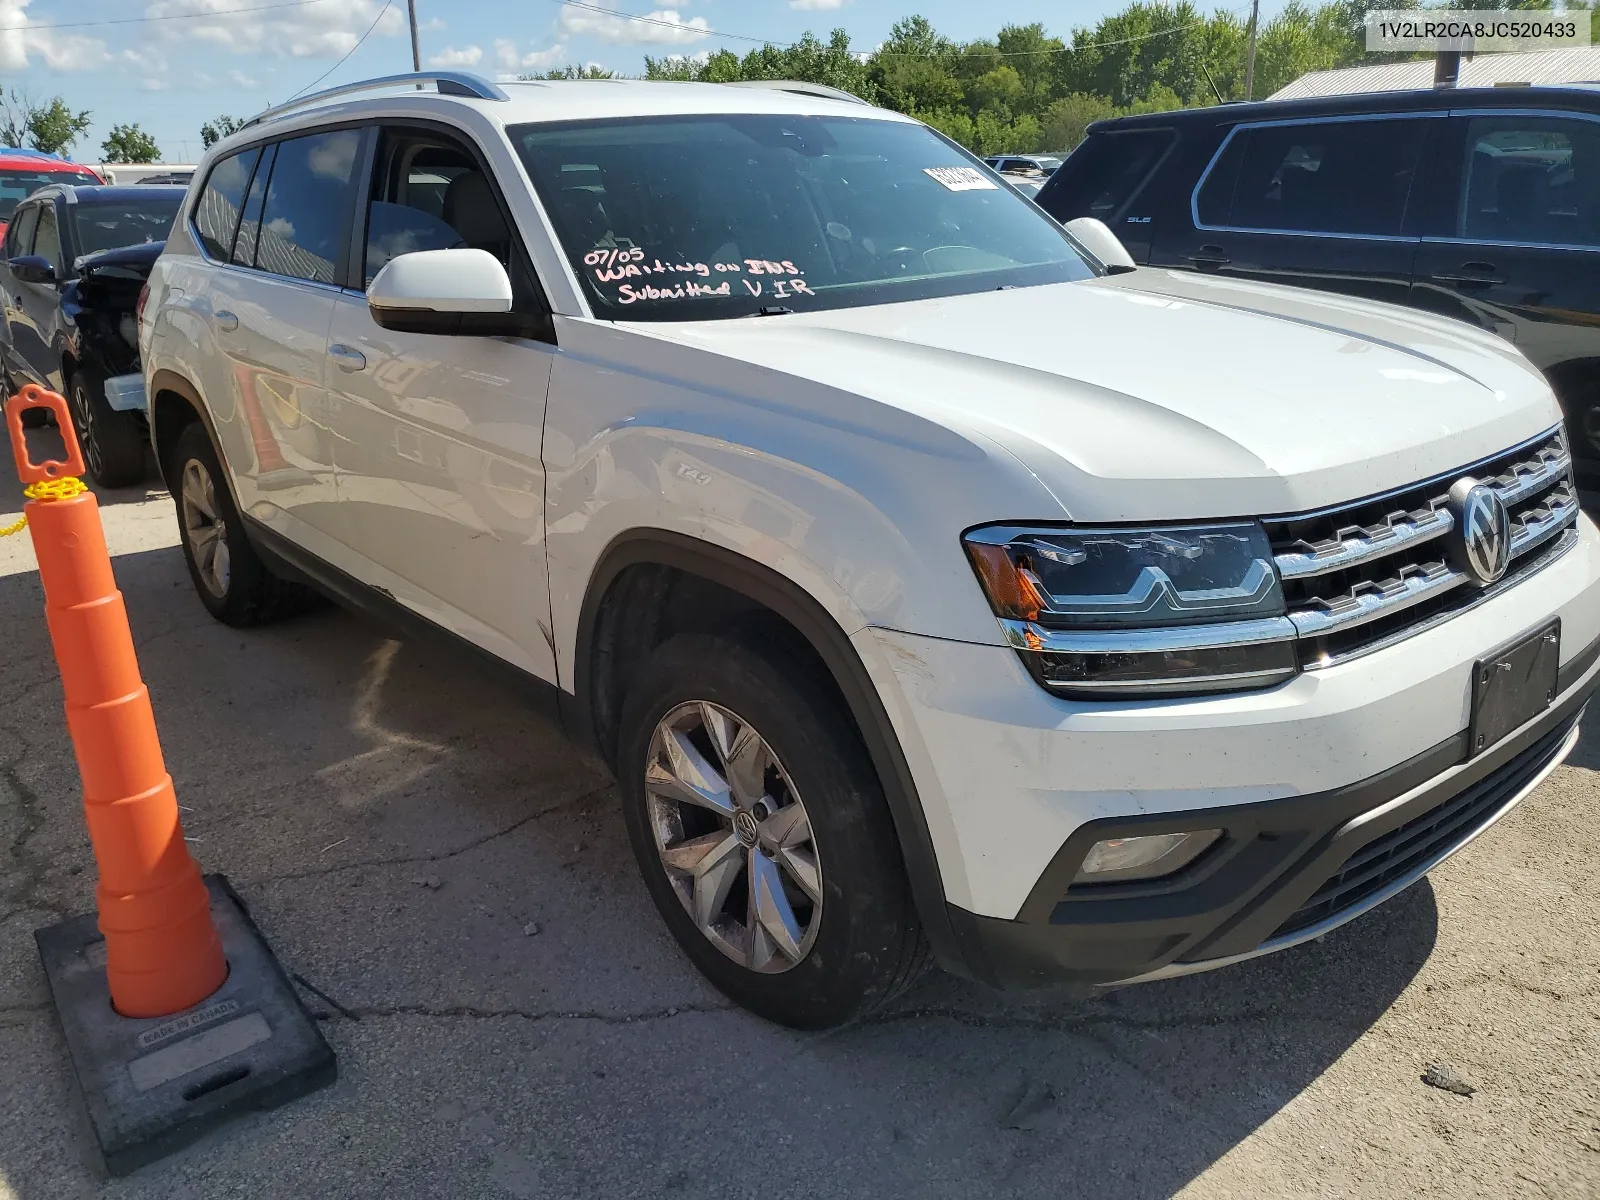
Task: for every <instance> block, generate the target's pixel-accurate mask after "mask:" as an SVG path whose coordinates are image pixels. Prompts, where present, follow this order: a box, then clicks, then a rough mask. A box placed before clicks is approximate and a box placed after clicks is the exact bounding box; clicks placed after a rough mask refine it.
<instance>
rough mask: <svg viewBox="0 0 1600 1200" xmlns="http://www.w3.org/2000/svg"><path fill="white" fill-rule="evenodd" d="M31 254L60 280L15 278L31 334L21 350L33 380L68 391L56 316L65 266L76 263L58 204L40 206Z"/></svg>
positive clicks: (17, 299)
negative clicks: (66, 248) (66, 246)
mask: <svg viewBox="0 0 1600 1200" xmlns="http://www.w3.org/2000/svg"><path fill="white" fill-rule="evenodd" d="M31 253H33V254H34V255H36V256H37V257H39V258H42V259H44V260H45V261H46V262H48V263H49V264H50V265H51V266H52V267H53V268H55V273H56V279H55V280H54V281H51V282H49V283H24V282H22V281H21V280H17V279H13V286H14V287H15V289H16V295H15V296H14V297H13V302H14V303H15V304H16V305H17V307H18V308H20V309H21V310H22V328H23V329H24V330H25V331H26V333H27V336H26V338H25V339H24V341H23V342H22V344H21V345H20V346H19V347H18V349H19V351H20V352H21V355H22V358H23V368H24V370H25V371H26V373H27V375H28V377H29V378H31V379H33V380H34V381H35V382H37V383H42V384H44V385H45V387H47V388H49V389H50V390H51V391H53V392H64V391H65V383H64V381H63V380H62V378H61V351H60V349H59V347H57V346H56V345H55V344H54V332H55V329H56V325H57V324H58V322H57V319H56V315H57V313H58V312H59V311H60V309H61V284H60V282H59V281H60V279H61V278H62V276H63V275H64V273H65V267H70V266H71V265H72V264H71V263H68V262H66V256H65V253H64V252H63V250H62V237H61V223H60V220H59V218H58V216H57V212H56V205H55V202H54V201H51V200H46V201H45V202H44V203H43V204H41V205H40V206H39V224H38V226H37V228H36V230H35V232H34V235H33V250H32V251H31Z"/></svg>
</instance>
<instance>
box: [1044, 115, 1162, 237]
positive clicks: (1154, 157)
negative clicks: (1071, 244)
mask: <svg viewBox="0 0 1600 1200" xmlns="http://www.w3.org/2000/svg"><path fill="white" fill-rule="evenodd" d="M1177 139H1178V135H1177V133H1176V132H1175V131H1174V130H1171V129H1136V130H1131V131H1129V132H1127V133H1100V134H1096V135H1095V136H1093V137H1091V138H1089V139H1088V140H1087V141H1085V142H1084V143H1083V145H1081V146H1079V147H1078V148H1077V149H1076V150H1074V151H1073V152H1072V153H1071V154H1070V155H1068V156H1067V161H1066V162H1065V163H1063V164H1062V166H1061V168H1060V170H1058V171H1057V172H1056V173H1055V175H1054V176H1053V178H1052V183H1053V186H1050V187H1047V188H1046V189H1045V190H1044V191H1043V192H1041V193H1040V195H1039V203H1040V205H1042V206H1043V208H1044V210H1045V211H1046V212H1047V213H1049V214H1050V215H1051V216H1052V217H1054V218H1055V219H1056V220H1058V221H1070V220H1072V219H1073V218H1074V217H1096V218H1098V219H1099V220H1102V221H1109V220H1111V219H1112V218H1114V217H1115V216H1116V215H1117V213H1118V212H1119V211H1120V210H1121V209H1122V208H1123V206H1124V205H1126V204H1127V203H1128V201H1129V200H1131V199H1133V196H1134V193H1135V192H1137V191H1138V190H1139V189H1140V188H1141V187H1142V186H1143V185H1144V182H1145V180H1147V179H1149V178H1150V176H1151V175H1152V174H1154V173H1155V169H1156V167H1157V166H1158V165H1159V164H1160V162H1161V159H1162V157H1163V156H1164V155H1165V154H1166V152H1167V149H1168V148H1169V147H1170V146H1171V145H1172V144H1173V142H1175V141H1177Z"/></svg>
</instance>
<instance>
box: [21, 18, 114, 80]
mask: <svg viewBox="0 0 1600 1200" xmlns="http://www.w3.org/2000/svg"><path fill="white" fill-rule="evenodd" d="M27 8H28V0H0V26H9V27H10V28H0V70H9V71H21V70H23V69H25V68H26V67H27V66H28V63H29V60H30V56H36V57H38V58H40V59H43V60H44V64H45V65H46V66H47V67H49V68H50V69H51V70H54V71H87V70H90V69H92V68H94V67H98V66H101V65H102V64H104V63H105V62H106V61H107V60H108V59H109V58H110V55H109V54H108V53H107V52H106V44H105V43H104V42H103V41H101V40H100V39H99V38H94V37H85V36H82V35H80V34H75V33H57V32H56V31H55V30H53V29H47V28H40V27H37V26H35V27H32V28H29V27H28V26H29V25H30V24H31V23H30V22H29V20H28V13H27Z"/></svg>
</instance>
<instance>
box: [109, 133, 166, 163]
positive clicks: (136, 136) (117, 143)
mask: <svg viewBox="0 0 1600 1200" xmlns="http://www.w3.org/2000/svg"><path fill="white" fill-rule="evenodd" d="M100 151H101V153H102V154H104V155H105V161H106V162H108V163H152V162H160V161H161V147H160V146H158V145H156V140H155V138H153V137H151V136H150V135H149V134H148V133H146V132H145V131H144V130H142V129H140V128H139V127H138V126H137V125H113V126H112V127H111V133H110V134H109V135H108V136H107V137H106V140H105V141H103V142H101V143H100Z"/></svg>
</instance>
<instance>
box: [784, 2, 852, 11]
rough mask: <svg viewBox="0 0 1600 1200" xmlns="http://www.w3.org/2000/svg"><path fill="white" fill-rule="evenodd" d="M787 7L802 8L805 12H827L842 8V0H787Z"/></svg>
mask: <svg viewBox="0 0 1600 1200" xmlns="http://www.w3.org/2000/svg"><path fill="white" fill-rule="evenodd" d="M789 7H790V8H799V9H804V10H805V11H806V12H827V11H829V10H831V9H835V8H843V7H844V0H789Z"/></svg>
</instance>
